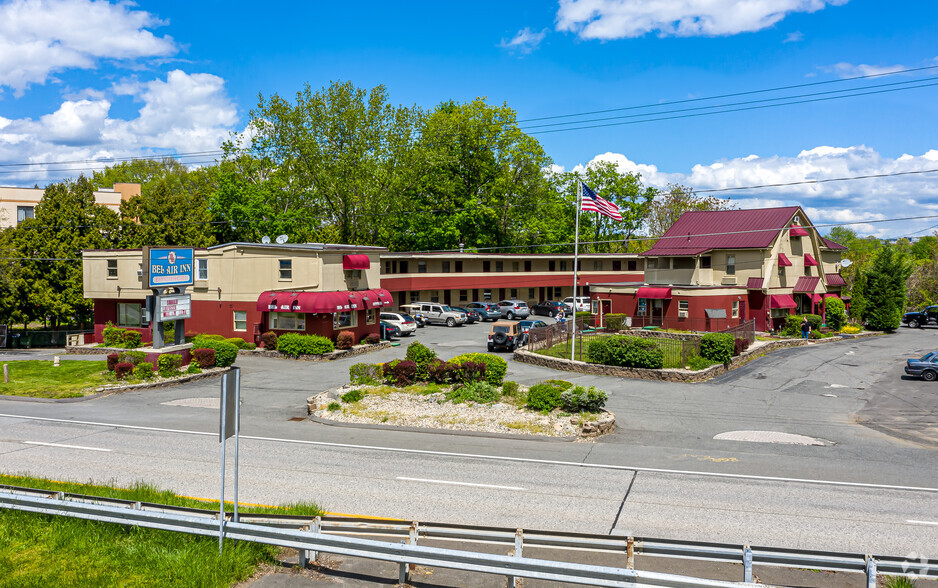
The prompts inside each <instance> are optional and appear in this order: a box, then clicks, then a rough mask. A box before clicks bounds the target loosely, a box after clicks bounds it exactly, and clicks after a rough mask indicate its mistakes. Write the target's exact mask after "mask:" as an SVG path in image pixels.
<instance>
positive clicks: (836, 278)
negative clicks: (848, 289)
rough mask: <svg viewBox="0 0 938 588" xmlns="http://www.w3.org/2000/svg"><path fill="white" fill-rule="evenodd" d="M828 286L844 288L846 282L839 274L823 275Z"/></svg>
mask: <svg viewBox="0 0 938 588" xmlns="http://www.w3.org/2000/svg"><path fill="white" fill-rule="evenodd" d="M824 277H825V278H826V279H827V285H828V286H846V285H847V282H846V280H844V277H843V276H842V275H840V274H824Z"/></svg>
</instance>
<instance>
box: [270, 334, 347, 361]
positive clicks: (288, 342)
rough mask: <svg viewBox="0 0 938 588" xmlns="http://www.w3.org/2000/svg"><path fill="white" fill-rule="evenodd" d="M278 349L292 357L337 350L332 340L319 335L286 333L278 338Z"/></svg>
mask: <svg viewBox="0 0 938 588" xmlns="http://www.w3.org/2000/svg"><path fill="white" fill-rule="evenodd" d="M277 351H279V352H280V353H282V354H284V355H288V356H290V357H299V356H300V355H323V354H325V353H332V352H333V351H335V345H333V344H332V341H330V340H329V339H326V338H325V337H320V336H319V335H300V334H299V333H284V334H283V335H280V337H278V338H277Z"/></svg>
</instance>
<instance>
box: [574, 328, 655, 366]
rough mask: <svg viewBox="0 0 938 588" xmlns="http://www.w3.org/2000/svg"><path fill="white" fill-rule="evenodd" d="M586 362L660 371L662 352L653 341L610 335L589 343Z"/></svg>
mask: <svg viewBox="0 0 938 588" xmlns="http://www.w3.org/2000/svg"><path fill="white" fill-rule="evenodd" d="M586 361H588V362H590V363H601V364H603V365H617V366H622V367H636V368H649V369H661V368H662V367H663V366H664V350H662V349H661V347H660V346H659V345H658V344H657V343H656V342H654V341H651V340H648V339H642V338H641V337H630V336H628V335H612V336H610V337H600V338H596V339H593V340H592V341H590V345H589V348H588V349H587V350H586Z"/></svg>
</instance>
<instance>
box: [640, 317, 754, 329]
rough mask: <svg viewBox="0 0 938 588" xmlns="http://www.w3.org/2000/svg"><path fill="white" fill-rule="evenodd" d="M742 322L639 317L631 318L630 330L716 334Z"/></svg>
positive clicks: (694, 318)
mask: <svg viewBox="0 0 938 588" xmlns="http://www.w3.org/2000/svg"><path fill="white" fill-rule="evenodd" d="M744 322H745V321H743V320H742V319H739V318H702V317H688V318H675V317H670V316H665V317H662V316H650V315H639V316H633V317H632V328H638V329H641V328H644V327H659V328H661V329H672V330H675V331H696V332H699V333H716V332H720V331H725V330H726V329H728V328H731V327H734V326H737V325H740V324H743V323H744Z"/></svg>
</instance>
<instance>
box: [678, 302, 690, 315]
mask: <svg viewBox="0 0 938 588" xmlns="http://www.w3.org/2000/svg"><path fill="white" fill-rule="evenodd" d="M677 309H678V310H683V311H684V312H687V311H688V310H690V302H688V301H687V300H678V301H677Z"/></svg>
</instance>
